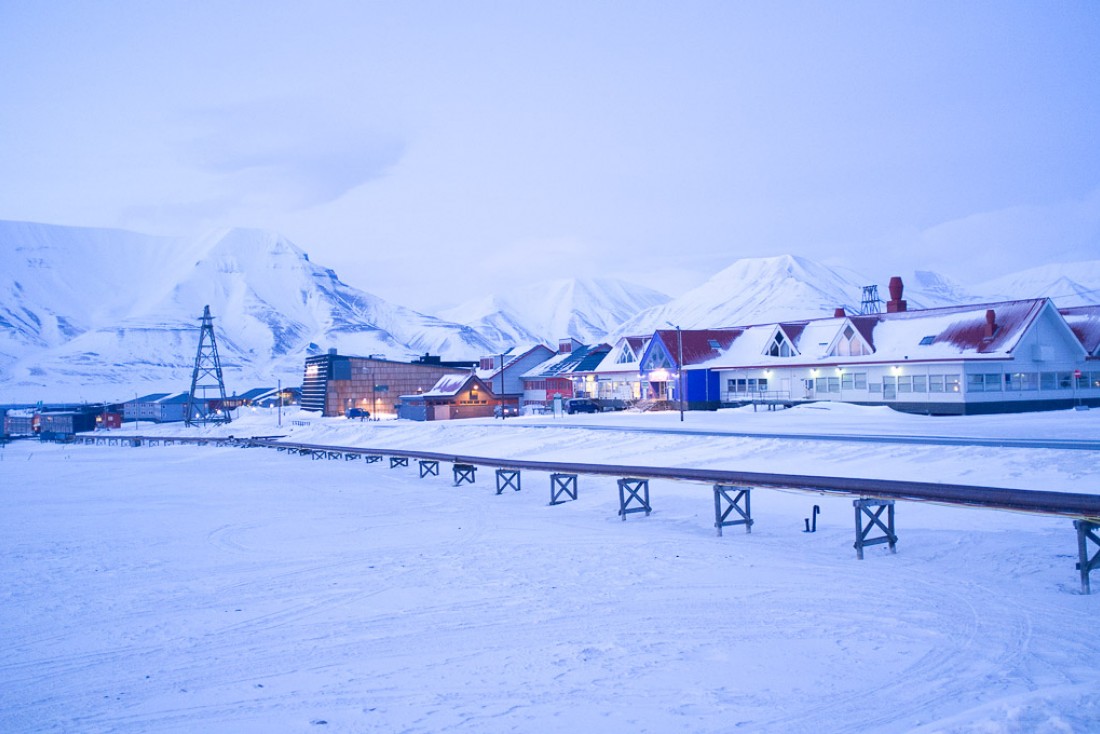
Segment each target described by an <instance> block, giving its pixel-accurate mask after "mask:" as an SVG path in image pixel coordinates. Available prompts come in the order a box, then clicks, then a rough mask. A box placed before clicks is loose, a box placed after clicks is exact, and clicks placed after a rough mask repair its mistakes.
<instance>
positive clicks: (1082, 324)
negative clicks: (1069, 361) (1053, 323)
mask: <svg viewBox="0 0 1100 734" xmlns="http://www.w3.org/2000/svg"><path fill="white" fill-rule="evenodd" d="M1058 313H1060V314H1061V315H1062V318H1063V319H1065V320H1066V325H1067V326H1069V328H1070V329H1071V330H1072V331H1073V335H1074V336H1076V337H1077V340H1078V341H1080V342H1081V346H1083V347H1084V348H1085V351H1087V352H1088V353H1089V354H1091V355H1092V356H1094V357H1100V305H1093V306H1076V307H1073V308H1060V309H1058Z"/></svg>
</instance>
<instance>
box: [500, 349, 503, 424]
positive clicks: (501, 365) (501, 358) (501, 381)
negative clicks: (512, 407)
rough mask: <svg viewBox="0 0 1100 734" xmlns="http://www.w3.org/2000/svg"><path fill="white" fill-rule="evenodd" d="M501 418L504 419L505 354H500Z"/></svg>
mask: <svg viewBox="0 0 1100 734" xmlns="http://www.w3.org/2000/svg"><path fill="white" fill-rule="evenodd" d="M500 419H501V420H504V355H503V354H501V355H500Z"/></svg>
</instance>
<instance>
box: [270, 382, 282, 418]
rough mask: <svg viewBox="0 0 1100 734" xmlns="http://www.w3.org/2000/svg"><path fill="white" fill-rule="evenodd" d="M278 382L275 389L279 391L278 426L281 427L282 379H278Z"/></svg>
mask: <svg viewBox="0 0 1100 734" xmlns="http://www.w3.org/2000/svg"><path fill="white" fill-rule="evenodd" d="M278 382H279V387H278V388H276V389H277V390H278V391H279V428H282V427H283V381H282V380H279V381H278ZM269 384H270V383H269Z"/></svg>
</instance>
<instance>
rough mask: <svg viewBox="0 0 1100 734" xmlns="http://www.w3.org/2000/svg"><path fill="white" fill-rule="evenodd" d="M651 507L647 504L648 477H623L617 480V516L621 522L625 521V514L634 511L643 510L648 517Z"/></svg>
mask: <svg viewBox="0 0 1100 734" xmlns="http://www.w3.org/2000/svg"><path fill="white" fill-rule="evenodd" d="M632 503H633V504H632ZM652 509H653V508H651V507H650V506H649V480H648V479H632V478H630V477H623V478H622V479H620V480H619V516H620V517H621V518H622V519H623V522H626V516H627V515H630V514H633V513H635V512H644V513H645V514H646V517H649V513H650V512H651V511H652Z"/></svg>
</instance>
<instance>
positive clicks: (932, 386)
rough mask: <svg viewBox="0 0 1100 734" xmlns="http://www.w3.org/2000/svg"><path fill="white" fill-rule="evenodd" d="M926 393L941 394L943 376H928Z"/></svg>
mask: <svg viewBox="0 0 1100 734" xmlns="http://www.w3.org/2000/svg"><path fill="white" fill-rule="evenodd" d="M928 392H943V375H929V376H928Z"/></svg>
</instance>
